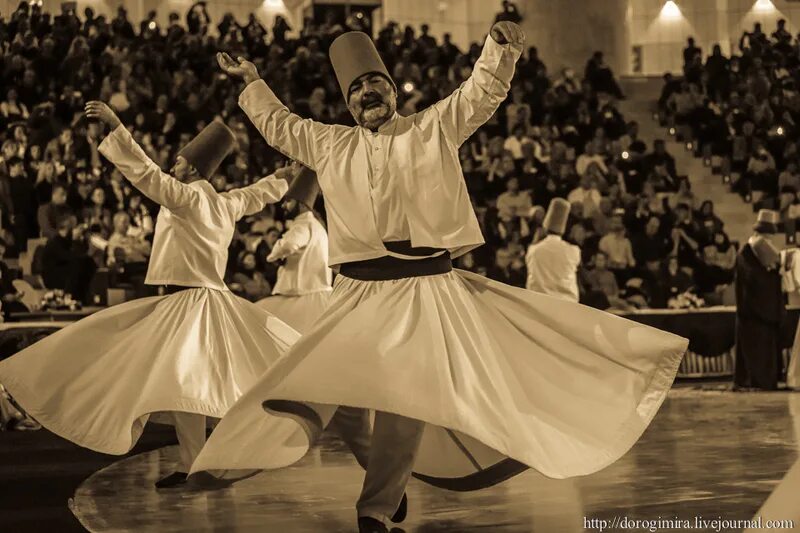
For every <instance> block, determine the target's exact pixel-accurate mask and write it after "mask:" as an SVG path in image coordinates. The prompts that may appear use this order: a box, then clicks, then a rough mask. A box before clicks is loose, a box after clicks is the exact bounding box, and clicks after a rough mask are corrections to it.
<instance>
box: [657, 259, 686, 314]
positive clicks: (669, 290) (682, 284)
mask: <svg viewBox="0 0 800 533" xmlns="http://www.w3.org/2000/svg"><path fill="white" fill-rule="evenodd" d="M656 285H657V288H656V291H657V292H658V294H659V295H660V296H659V298H660V299H661V301H662V302H663V303H661V302H660V304H661V305H659V307H666V306H667V302H668V301H669V300H670V299H671V298H675V297H676V296H678V295H680V294H683V293H684V292H686V291H688V290H689V289H691V288H692V286H693V285H694V282H693V281H692V277H691V276H690V275H689V274H687V273H686V272H684V270H683V268H681V264H680V262H679V260H678V257H677V256H674V255H671V256H670V257H669V258H668V259H667V263H666V265H665V267H664V269H663V271H662V273H661V276H660V277H659V278H658V280H657V284H656Z"/></svg>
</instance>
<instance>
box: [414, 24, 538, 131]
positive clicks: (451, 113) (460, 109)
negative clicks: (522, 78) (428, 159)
mask: <svg viewBox="0 0 800 533" xmlns="http://www.w3.org/2000/svg"><path fill="white" fill-rule="evenodd" d="M524 43H525V34H524V33H523V31H522V28H520V27H519V26H518V25H516V24H514V23H513V22H498V23H497V24H495V25H494V26H492V30H491V32H490V34H489V36H488V37H487V38H486V42H485V43H484V45H483V52H481V57H480V58H479V59H478V61H477V62H476V63H475V66H474V67H473V69H472V74H471V75H470V77H469V79H468V80H467V81H465V82H464V83H462V84H461V86H460V87H459V88H458V89H456V90H455V91H453V93H452V94H451V95H450V96H448V97H447V98H444V99H443V100H440V101H439V102H437V103H436V104H434V105H433V106H432V107H431V108H430V111H433V112H435V113H437V114H438V118H439V121H440V123H441V125H442V129H443V130H444V133H445V135H447V137H448V138H449V139H450V140H451V141H452V142H453V143H454V144H456V145H457V146H460V145H461V144H462V143H463V142H464V141H466V140H467V139H468V138H469V136H470V135H472V134H473V133H474V132H475V130H477V129H478V128H479V127H481V126H482V125H483V124H484V123H485V122H486V121H487V120H489V118H490V117H491V116H492V115H493V114H494V112H495V111H497V108H498V107H500V104H501V103H502V102H503V100H505V99H506V96H507V95H508V91H509V89H510V88H511V79H512V78H513V77H514V66H515V64H516V62H517V60H518V59H519V57H520V55H521V54H522V47H523V45H524Z"/></svg>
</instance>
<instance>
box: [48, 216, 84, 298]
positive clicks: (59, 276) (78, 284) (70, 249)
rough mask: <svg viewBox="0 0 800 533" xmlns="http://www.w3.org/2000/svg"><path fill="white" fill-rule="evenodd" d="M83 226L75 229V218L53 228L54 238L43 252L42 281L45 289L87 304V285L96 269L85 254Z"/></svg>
mask: <svg viewBox="0 0 800 533" xmlns="http://www.w3.org/2000/svg"><path fill="white" fill-rule="evenodd" d="M87 229H88V228H87V227H86V226H85V225H80V226H78V225H77V219H76V218H75V216H74V215H66V216H63V217H62V218H61V219H59V221H58V223H57V224H56V234H55V235H53V236H52V237H50V238H49V239H48V240H47V244H45V246H44V250H43V252H42V267H43V270H42V279H43V280H44V284H45V287H47V288H48V289H61V290H63V291H64V292H66V293H68V294H70V295H72V297H73V298H75V299H76V300H78V301H80V302H83V303H86V297H87V292H88V289H89V284H90V283H91V281H92V276H94V272H95V270H96V269H97V265H96V264H95V263H94V261H92V259H91V258H90V257H89V255H88V253H87V249H88V243H87V242H86V230H87Z"/></svg>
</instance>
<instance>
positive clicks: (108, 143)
mask: <svg viewBox="0 0 800 533" xmlns="http://www.w3.org/2000/svg"><path fill="white" fill-rule="evenodd" d="M99 149H100V153H102V154H103V155H104V156H105V157H106V158H107V159H108V160H109V161H111V162H112V163H113V164H114V165H115V166H116V167H117V168H118V169H119V170H120V172H122V174H123V175H124V176H125V177H126V178H127V179H128V180H129V181H130V182H131V184H132V185H133V186H134V187H136V188H137V189H139V190H140V191H141V192H142V194H144V195H145V196H147V197H148V198H150V199H151V200H153V201H154V202H156V203H158V204H159V205H161V206H162V209H161V210H160V212H159V214H158V219H157V221H156V228H155V235H154V236H153V252H152V254H151V256H150V263H149V265H148V268H147V277H146V279H145V283H146V284H148V285H181V286H184V287H205V288H209V289H216V290H220V291H227V290H228V288H227V286H226V285H225V281H224V276H225V266H226V264H227V261H228V246H229V245H230V242H231V239H232V238H233V232H234V226H235V224H236V221H237V220H239V219H240V218H242V217H243V216H245V215H249V214H254V213H257V212H259V211H261V210H262V209H264V206H265V205H267V204H270V203H274V202H277V201H278V200H280V199H281V198H282V197H283V195H284V194H285V193H286V190H287V189H288V184H287V183H286V180H283V179H277V178H275V177H274V176H268V177H266V178H263V179H262V180H260V181H258V182H257V183H255V184H253V185H250V186H249V187H243V188H241V189H236V190H233V191H230V192H226V193H218V192H217V191H215V190H214V187H212V186H211V184H210V183H208V182H207V181H205V180H200V181H195V182H193V183H190V184H185V183H181V182H180V181H178V180H177V179H176V178H174V177H173V176H170V175H169V174H165V173H164V172H162V171H161V169H160V168H159V167H158V165H156V164H155V163H154V162H153V161H151V160H150V158H148V157H147V155H146V154H145V153H144V151H143V150H142V149H141V147H140V146H139V145H138V144H137V143H136V141H135V140H134V139H133V137H132V136H131V134H130V133H129V132H128V130H127V129H125V127H123V126H121V125H120V126H118V127H117V128H116V129H115V130H114V131H113V132H112V133H110V134H109V135H108V136H107V137H106V138H105V139H104V140H103V142H102V143H101V144H100V147H99Z"/></svg>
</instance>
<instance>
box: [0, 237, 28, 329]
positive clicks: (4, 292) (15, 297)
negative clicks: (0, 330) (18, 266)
mask: <svg viewBox="0 0 800 533" xmlns="http://www.w3.org/2000/svg"><path fill="white" fill-rule="evenodd" d="M5 256H6V242H5V241H4V240H2V239H0V309H1V310H2V314H3V316H6V317H7V316H8V313H15V312H16V313H18V312H26V311H30V310H29V309H28V308H27V307H25V305H23V303H22V300H21V296H22V295H21V294H20V293H19V292H17V289H15V288H14V279H15V276H14V275H12V271H11V269H10V268H9V267H8V265H7V264H6V262H5ZM0 321H2V319H0Z"/></svg>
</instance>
